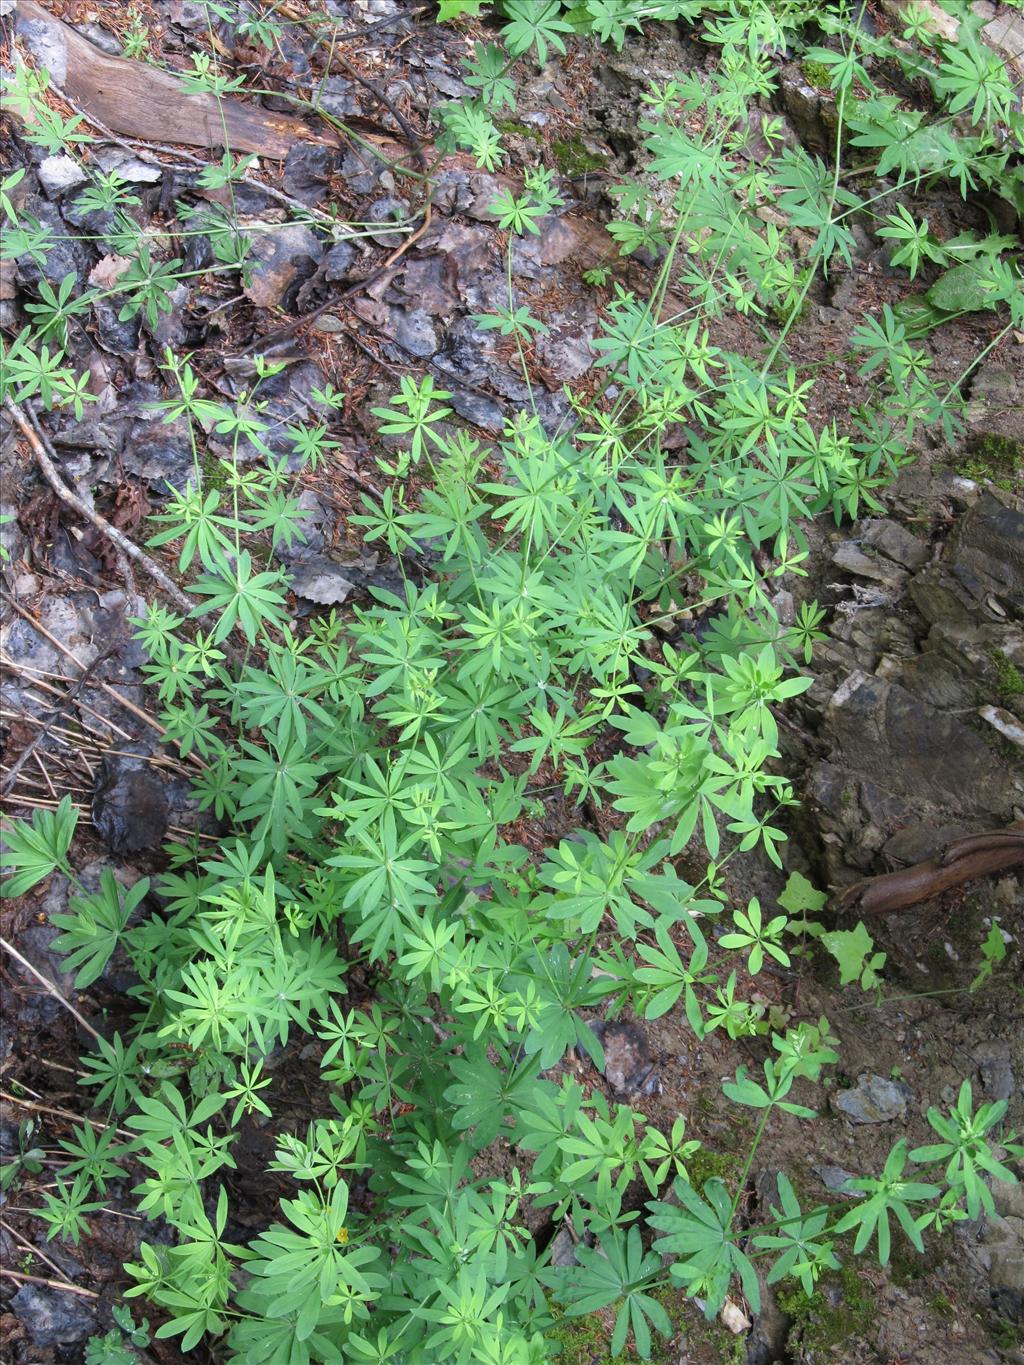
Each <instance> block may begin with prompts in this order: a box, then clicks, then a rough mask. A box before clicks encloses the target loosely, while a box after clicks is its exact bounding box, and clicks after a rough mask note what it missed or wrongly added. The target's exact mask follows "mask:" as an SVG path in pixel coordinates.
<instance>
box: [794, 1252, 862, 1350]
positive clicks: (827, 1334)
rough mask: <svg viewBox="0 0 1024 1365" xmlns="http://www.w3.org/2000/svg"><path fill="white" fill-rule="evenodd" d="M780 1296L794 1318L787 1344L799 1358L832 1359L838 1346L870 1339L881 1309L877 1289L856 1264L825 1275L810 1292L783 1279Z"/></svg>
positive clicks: (846, 1345)
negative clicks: (859, 1270) (860, 1274)
mask: <svg viewBox="0 0 1024 1365" xmlns="http://www.w3.org/2000/svg"><path fill="white" fill-rule="evenodd" d="M776 1297H777V1299H778V1304H779V1307H780V1308H781V1310H782V1311H783V1313H785V1314H786V1316H787V1317H789V1318H792V1320H793V1326H792V1328H791V1329H790V1334H789V1340H788V1342H787V1345H788V1347H789V1350H790V1352H791V1353H792V1355H793V1357H794V1359H799V1360H807V1361H819V1360H820V1361H825V1360H832V1359H835V1356H834V1354H833V1351H834V1348H835V1347H837V1346H845V1347H848V1346H849V1343H850V1342H851V1341H853V1340H854V1339H855V1338H857V1337H863V1338H865V1339H869V1338H870V1334H871V1330H872V1325H873V1324H874V1322H875V1320H876V1317H877V1312H878V1304H877V1299H876V1295H875V1291H874V1290H873V1289H872V1287H871V1285H869V1284H868V1283H867V1281H866V1280H862V1279H861V1277H860V1276H859V1275H858V1274H857V1272H856V1270H855V1269H854V1268H853V1267H852V1266H845V1265H844V1266H842V1267H841V1268H840V1269H839V1270H837V1271H834V1272H832V1273H830V1274H827V1275H822V1277H821V1279H820V1280H819V1281H818V1287H817V1289H816V1290H815V1292H814V1293H813V1294H810V1295H808V1294H805V1293H804V1291H803V1289H802V1288H801V1287H800V1285H798V1284H792V1283H791V1282H787V1281H783V1282H782V1284H781V1285H780V1287H779V1289H778V1290H777V1291H776Z"/></svg>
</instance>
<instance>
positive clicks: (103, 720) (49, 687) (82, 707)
mask: <svg viewBox="0 0 1024 1365" xmlns="http://www.w3.org/2000/svg"><path fill="white" fill-rule="evenodd" d="M15 605H16V604H15ZM27 619H28V620H29V621H31V622H32V624H33V625H34V626H36V625H38V624H39V623H38V622H37V621H36V620H35V618H34V617H33V616H32V615H29V616H28V617H27ZM41 629H42V627H40V630H41ZM0 664H2V665H3V666H4V668H9V669H10V670H11V672H12V673H17V674H18V676H19V677H22V678H24V679H25V681H26V682H27V684H28V686H29V687H34V688H36V689H37V690H38V691H40V692H49V693H51V694H52V695H53V696H55V697H61V696H63V695H64V694H63V693H62V692H61V690H60V688H59V687H54V686H53V684H52V683H48V682H44V681H43V679H42V678H33V677H32V676H31V674H33V673H41V672H42V669H38V668H27V667H26V666H25V665H23V664H16V663H15V662H14V661H13V660H12V659H9V658H7V656H6V655H3V654H0ZM79 667H80V668H81V667H84V665H81V664H79ZM48 676H51V677H54V678H57V677H61V676H62V675H61V674H59V673H53V674H50V675H48ZM63 681H65V682H66V681H67V678H66V676H65V677H64V678H63ZM97 686H99V687H102V686H103V684H102V682H100V681H99V680H97ZM78 710H79V711H85V712H87V713H88V714H89V715H90V716H92V718H93V720H98V721H99V722H100V724H101V725H105V726H106V727H107V729H108V730H113V732H114V734H115V735H120V736H121V738H122V739H123V740H124V741H125V743H127V744H131V743H132V742H133V739H132V736H131V735H130V734H129V733H128V731H127V730H122V729H121V727H120V725H115V724H114V722H113V721H112V720H108V719H107V717H106V716H101V715H100V713H99V712H98V711H96V710H94V709H93V708H92V707H91V706H90V705H89V704H88V702H84V701H81V700H79V702H78ZM9 714H13V713H9ZM25 719H26V720H28V721H30V722H33V723H35V717H33V716H26V717H25ZM78 724H79V725H81V727H82V729H83V730H84V731H85V733H86V734H89V735H95V737H96V739H98V740H104V741H105V740H106V735H101V734H100V732H99V731H98V730H92V729H90V728H89V726H88V725H86V723H85V722H84V721H83V720H81V719H79V721H78ZM53 732H54V734H65V733H67V734H71V737H72V738H73V739H75V740H76V741H78V743H81V737H80V736H78V735H74V734H72V732H71V731H65V730H64V728H63V726H60V725H55V726H54V727H53Z"/></svg>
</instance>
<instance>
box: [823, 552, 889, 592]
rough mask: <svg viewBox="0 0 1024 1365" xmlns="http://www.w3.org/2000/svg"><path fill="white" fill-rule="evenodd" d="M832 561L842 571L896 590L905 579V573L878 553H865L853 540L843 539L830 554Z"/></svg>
mask: <svg viewBox="0 0 1024 1365" xmlns="http://www.w3.org/2000/svg"><path fill="white" fill-rule="evenodd" d="M832 563H833V564H834V565H835V566H836V568H838V569H842V570H843V572H844V573H850V574H854V575H855V576H856V577H857V578H869V579H872V580H873V581H874V582H876V583H881V584H882V585H883V586H884V587H886V588H889V589H891V590H892V591H893V592H898V591H900V590H901V589H902V587H903V585H904V584H905V583H906V581H907V575H906V573H905V572H904V571H903V570H902V569H899V568H897V567H896V565H895V564H893V563H892V562H891V561H890V560H888V559H883V558H882V557H881V556H880V555H873V554H865V553H864V551H863V550H862V549H860V548H859V547H858V546H857V545H855V544H854V543H853V541H850V540H846V541H843V543H842V545H840V546H839V547H838V549H837V550H836V551H835V553H834V554H833V556H832Z"/></svg>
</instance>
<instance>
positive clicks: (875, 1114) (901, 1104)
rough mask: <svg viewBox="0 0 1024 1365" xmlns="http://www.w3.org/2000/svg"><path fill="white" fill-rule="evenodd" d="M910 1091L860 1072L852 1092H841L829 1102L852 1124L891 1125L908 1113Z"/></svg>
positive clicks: (899, 1084) (895, 1083) (900, 1085)
mask: <svg viewBox="0 0 1024 1365" xmlns="http://www.w3.org/2000/svg"><path fill="white" fill-rule="evenodd" d="M909 1100H910V1089H909V1087H908V1086H906V1085H903V1083H902V1082H900V1081H891V1080H888V1079H887V1078H886V1077H885V1076H872V1075H869V1074H868V1073H867V1072H862V1073H861V1075H860V1076H858V1077H857V1084H856V1085H855V1086H854V1087H853V1088H852V1089H851V1090H841V1091H840V1092H839V1093H838V1094H837V1095H835V1096H834V1097H833V1100H832V1103H833V1104H834V1105H835V1107H836V1108H837V1109H838V1110H839V1111H840V1113H842V1114H845V1115H846V1117H847V1118H848V1119H849V1120H850V1121H851V1122H852V1123H891V1122H892V1121H893V1119H898V1118H902V1117H903V1115H904V1114H905V1113H906V1111H907V1104H908V1102H909Z"/></svg>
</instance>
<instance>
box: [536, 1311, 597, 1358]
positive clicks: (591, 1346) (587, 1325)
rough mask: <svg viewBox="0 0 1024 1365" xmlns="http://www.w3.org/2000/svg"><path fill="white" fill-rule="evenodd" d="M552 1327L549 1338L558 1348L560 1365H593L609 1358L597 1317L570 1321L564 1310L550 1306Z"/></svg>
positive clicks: (592, 1316)
mask: <svg viewBox="0 0 1024 1365" xmlns="http://www.w3.org/2000/svg"><path fill="white" fill-rule="evenodd" d="M551 1315H552V1317H553V1318H554V1319H555V1326H554V1328H553V1329H552V1331H551V1334H550V1339H551V1340H552V1341H554V1342H556V1343H557V1345H558V1359H559V1362H560V1365H594V1362H595V1361H598V1360H607V1359H609V1351H610V1345H609V1338H608V1333H607V1332H606V1331H605V1329H604V1327H603V1326H602V1324H601V1321H600V1319H599V1318H598V1317H597V1316H596V1314H593V1313H590V1314H587V1315H585V1316H583V1317H579V1318H570V1317H568V1316H567V1315H566V1312H565V1309H564V1308H561V1307H559V1305H558V1304H551Z"/></svg>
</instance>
